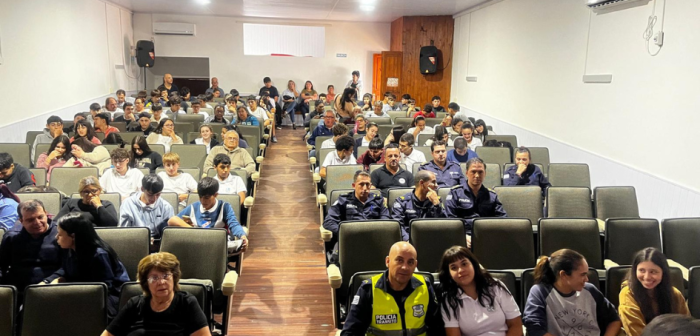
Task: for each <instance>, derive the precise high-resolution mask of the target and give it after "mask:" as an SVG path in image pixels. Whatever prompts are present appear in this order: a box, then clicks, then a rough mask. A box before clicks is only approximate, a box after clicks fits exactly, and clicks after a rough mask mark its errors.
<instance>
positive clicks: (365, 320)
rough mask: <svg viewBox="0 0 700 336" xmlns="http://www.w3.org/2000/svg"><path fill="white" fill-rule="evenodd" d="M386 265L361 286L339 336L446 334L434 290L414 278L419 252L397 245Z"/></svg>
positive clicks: (422, 335) (423, 279) (417, 278)
mask: <svg viewBox="0 0 700 336" xmlns="http://www.w3.org/2000/svg"><path fill="white" fill-rule="evenodd" d="M385 262H386V266H387V268H388V270H386V271H384V273H382V274H379V275H376V276H374V277H372V279H371V280H365V281H364V282H363V283H362V285H360V289H358V291H357V295H355V296H354V297H353V300H352V305H351V306H350V312H349V313H348V317H347V319H346V320H345V325H344V326H343V331H342V332H341V334H340V335H341V336H360V335H373V336H383V335H409V336H424V335H441V334H443V333H444V331H445V329H444V326H443V323H442V318H441V317H440V313H439V306H438V303H437V300H436V298H435V292H434V291H433V286H432V284H431V283H430V282H427V281H426V279H425V277H423V276H420V275H415V274H413V272H414V271H415V269H416V266H417V265H418V258H417V253H416V249H415V248H413V246H411V244H409V243H406V242H398V243H395V244H394V245H393V246H392V247H391V250H390V251H389V256H388V257H386V261H385Z"/></svg>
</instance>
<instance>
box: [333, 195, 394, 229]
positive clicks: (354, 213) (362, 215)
mask: <svg viewBox="0 0 700 336" xmlns="http://www.w3.org/2000/svg"><path fill="white" fill-rule="evenodd" d="M373 219H391V217H390V216H389V210H388V209H387V208H386V207H385V206H384V198H383V197H381V196H379V195H377V194H372V193H370V194H369V197H368V198H367V202H365V203H364V204H362V202H360V200H358V199H357V198H356V197H355V192H354V191H351V192H349V193H347V194H345V195H340V197H338V200H337V201H335V202H334V203H333V205H331V206H330V208H329V209H328V215H326V219H325V220H324V221H323V228H325V229H326V230H328V231H331V232H333V236H335V237H337V236H338V230H339V229H340V222H342V221H350V220H373Z"/></svg>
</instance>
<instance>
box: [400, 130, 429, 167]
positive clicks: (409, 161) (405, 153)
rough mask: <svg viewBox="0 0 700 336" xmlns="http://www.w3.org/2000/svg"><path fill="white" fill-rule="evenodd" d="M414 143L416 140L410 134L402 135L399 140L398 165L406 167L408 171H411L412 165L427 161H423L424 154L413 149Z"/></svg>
mask: <svg viewBox="0 0 700 336" xmlns="http://www.w3.org/2000/svg"><path fill="white" fill-rule="evenodd" d="M415 142H416V139H415V138H414V137H413V134H411V133H404V134H403V135H402V136H401V138H400V139H399V149H400V150H401V161H399V163H403V164H404V165H406V169H407V170H408V171H413V164H414V163H423V162H426V161H428V160H426V159H425V154H423V152H421V151H417V150H415V149H413V144H414V143H415Z"/></svg>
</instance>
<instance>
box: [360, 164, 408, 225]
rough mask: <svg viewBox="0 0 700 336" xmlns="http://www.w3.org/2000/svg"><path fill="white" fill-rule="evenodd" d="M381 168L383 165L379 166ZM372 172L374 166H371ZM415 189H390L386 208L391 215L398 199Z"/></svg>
mask: <svg viewBox="0 0 700 336" xmlns="http://www.w3.org/2000/svg"><path fill="white" fill-rule="evenodd" d="M379 166H380V167H381V165H379ZM371 170H372V166H370V171H371ZM413 189H415V188H413V187H411V188H399V187H396V188H390V189H389V192H388V193H387V197H386V200H385V201H386V208H387V209H389V213H390V214H391V209H393V208H394V203H395V202H396V198H398V197H400V196H403V195H406V194H408V193H409V192H413Z"/></svg>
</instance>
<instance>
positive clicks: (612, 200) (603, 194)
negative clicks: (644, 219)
mask: <svg viewBox="0 0 700 336" xmlns="http://www.w3.org/2000/svg"><path fill="white" fill-rule="evenodd" d="M593 204H594V205H595V213H596V217H597V218H598V219H600V220H603V221H604V220H606V219H608V218H639V206H638V205H637V193H636V192H635V189H634V187H596V188H595V189H593Z"/></svg>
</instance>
